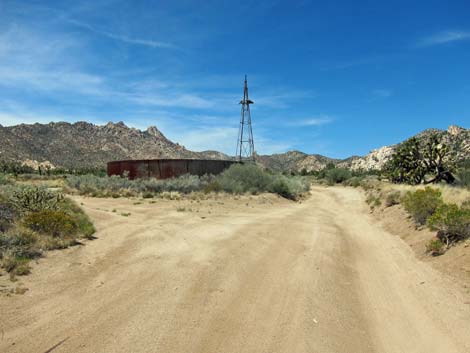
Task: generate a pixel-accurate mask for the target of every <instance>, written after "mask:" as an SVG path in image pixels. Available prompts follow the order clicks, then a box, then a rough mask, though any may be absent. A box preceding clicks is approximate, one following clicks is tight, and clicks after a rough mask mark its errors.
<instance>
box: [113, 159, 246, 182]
mask: <svg viewBox="0 0 470 353" xmlns="http://www.w3.org/2000/svg"><path fill="white" fill-rule="evenodd" d="M234 163H237V162H235V161H223V160H200V159H142V160H129V161H114V162H109V163H108V176H111V175H120V176H123V175H124V173H125V172H127V173H128V177H129V179H135V178H157V179H167V178H174V177H178V176H181V175H184V174H193V175H204V174H214V175H215V174H220V173H222V172H223V171H224V170H225V169H227V168H228V167H230V166H231V165H232V164H234Z"/></svg>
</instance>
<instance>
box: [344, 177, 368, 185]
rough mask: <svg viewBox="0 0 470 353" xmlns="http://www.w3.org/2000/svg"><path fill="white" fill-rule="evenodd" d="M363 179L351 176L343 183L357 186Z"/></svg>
mask: <svg viewBox="0 0 470 353" xmlns="http://www.w3.org/2000/svg"><path fill="white" fill-rule="evenodd" d="M363 180H364V178H363V177H359V176H353V177H352V178H350V179H347V180H345V181H344V182H343V184H344V185H346V186H352V187H354V188H357V187H359V186H361V184H362V181H363Z"/></svg>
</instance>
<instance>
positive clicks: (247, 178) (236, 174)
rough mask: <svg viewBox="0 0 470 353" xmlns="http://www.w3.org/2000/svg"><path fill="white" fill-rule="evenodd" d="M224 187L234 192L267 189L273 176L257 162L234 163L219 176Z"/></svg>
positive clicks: (254, 191)
mask: <svg viewBox="0 0 470 353" xmlns="http://www.w3.org/2000/svg"><path fill="white" fill-rule="evenodd" d="M218 181H219V183H220V185H221V186H222V189H223V190H225V191H227V192H232V193H244V192H250V193H257V192H262V191H267V189H268V185H269V184H270V182H271V176H270V175H269V174H268V173H267V172H265V171H263V170H262V169H261V168H260V167H258V166H257V165H255V164H234V165H232V166H230V168H228V169H227V170H225V171H224V172H223V173H222V174H221V175H220V177H219V178H218Z"/></svg>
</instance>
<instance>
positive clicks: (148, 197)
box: [142, 191, 154, 199]
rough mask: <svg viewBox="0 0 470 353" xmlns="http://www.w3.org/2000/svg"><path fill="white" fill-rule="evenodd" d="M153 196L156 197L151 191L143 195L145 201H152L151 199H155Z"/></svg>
mask: <svg viewBox="0 0 470 353" xmlns="http://www.w3.org/2000/svg"><path fill="white" fill-rule="evenodd" d="M153 196H154V194H153V193H152V192H150V191H144V192H143V193H142V198H144V199H151V198H153Z"/></svg>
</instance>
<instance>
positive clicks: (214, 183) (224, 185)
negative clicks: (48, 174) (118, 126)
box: [66, 164, 309, 198]
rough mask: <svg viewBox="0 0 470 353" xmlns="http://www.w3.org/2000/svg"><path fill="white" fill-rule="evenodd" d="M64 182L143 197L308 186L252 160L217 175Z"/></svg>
mask: <svg viewBox="0 0 470 353" xmlns="http://www.w3.org/2000/svg"><path fill="white" fill-rule="evenodd" d="M280 178H281V179H280ZM286 185H287V188H286V187H285V186H286ZM66 186H67V188H68V190H69V191H71V192H77V193H79V194H81V195H91V196H95V197H98V196H107V197H121V196H136V195H142V197H144V195H145V198H151V197H153V196H155V195H156V194H161V195H162V196H163V197H164V195H167V194H169V193H175V192H176V193H183V194H189V193H192V192H199V191H203V192H205V193H210V192H218V191H226V192H229V193H237V194H239V193H245V192H247V193H252V194H256V193H260V192H276V193H277V191H279V192H280V193H281V194H283V195H290V196H288V197H289V198H295V197H297V196H298V195H299V194H301V193H303V192H305V191H307V190H308V189H309V183H308V181H307V179H306V178H305V177H300V176H283V175H281V174H270V173H268V172H267V171H265V170H263V169H261V168H259V167H258V166H257V165H255V164H234V165H232V166H231V167H230V168H228V169H227V170H225V171H224V172H223V173H222V174H220V175H218V176H213V175H203V176H197V175H189V174H186V175H182V176H180V177H178V178H172V179H162V180H158V179H153V178H152V179H135V180H128V179H126V178H122V177H119V176H112V177H97V176H94V175H80V176H70V177H68V178H67V179H66ZM287 189H288V190H287Z"/></svg>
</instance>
